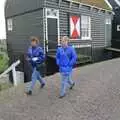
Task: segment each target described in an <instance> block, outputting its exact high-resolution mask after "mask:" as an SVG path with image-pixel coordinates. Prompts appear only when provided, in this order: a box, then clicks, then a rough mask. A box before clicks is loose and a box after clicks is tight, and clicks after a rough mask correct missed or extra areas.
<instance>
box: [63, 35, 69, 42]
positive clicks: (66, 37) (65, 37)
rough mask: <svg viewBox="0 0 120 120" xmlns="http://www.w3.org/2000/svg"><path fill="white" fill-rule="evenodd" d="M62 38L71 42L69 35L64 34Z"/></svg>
mask: <svg viewBox="0 0 120 120" xmlns="http://www.w3.org/2000/svg"><path fill="white" fill-rule="evenodd" d="M62 40H65V41H68V42H69V40H70V39H69V37H68V36H63V37H62Z"/></svg>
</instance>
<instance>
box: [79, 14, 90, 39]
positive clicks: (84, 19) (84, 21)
mask: <svg viewBox="0 0 120 120" xmlns="http://www.w3.org/2000/svg"><path fill="white" fill-rule="evenodd" d="M90 27H91V20H90V17H89V16H81V31H82V38H83V39H84V38H90V36H91V28H90Z"/></svg>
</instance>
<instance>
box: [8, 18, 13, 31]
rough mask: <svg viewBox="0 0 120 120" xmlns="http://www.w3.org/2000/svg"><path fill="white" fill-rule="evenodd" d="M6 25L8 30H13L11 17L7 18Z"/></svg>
mask: <svg viewBox="0 0 120 120" xmlns="http://www.w3.org/2000/svg"><path fill="white" fill-rule="evenodd" d="M7 27H8V31H12V30H13V21H12V19H8V20H7Z"/></svg>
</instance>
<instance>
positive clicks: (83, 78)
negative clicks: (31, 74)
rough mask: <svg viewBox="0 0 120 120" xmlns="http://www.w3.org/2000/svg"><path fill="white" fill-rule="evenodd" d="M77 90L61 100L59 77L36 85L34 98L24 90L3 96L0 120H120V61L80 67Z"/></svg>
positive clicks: (77, 70)
mask: <svg viewBox="0 0 120 120" xmlns="http://www.w3.org/2000/svg"><path fill="white" fill-rule="evenodd" d="M73 78H74V80H75V81H76V87H75V88H74V90H72V91H68V95H67V96H66V97H65V98H63V99H59V98H58V96H59V84H60V80H59V79H60V77H59V74H55V75H54V76H51V77H48V78H46V80H47V85H46V87H45V89H42V90H41V89H39V84H37V85H36V87H35V90H34V93H33V96H31V97H27V96H26V95H24V86H23V85H20V86H19V87H17V88H12V89H10V90H9V91H4V92H2V93H0V120H120V59H115V60H110V61H105V62H101V63H96V64H93V65H88V66H85V67H80V68H77V69H75V70H74V75H73Z"/></svg>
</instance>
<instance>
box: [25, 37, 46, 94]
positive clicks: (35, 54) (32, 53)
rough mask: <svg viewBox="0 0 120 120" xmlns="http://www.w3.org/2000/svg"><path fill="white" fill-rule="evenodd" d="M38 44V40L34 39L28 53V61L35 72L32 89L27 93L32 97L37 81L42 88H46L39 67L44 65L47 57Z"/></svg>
mask: <svg viewBox="0 0 120 120" xmlns="http://www.w3.org/2000/svg"><path fill="white" fill-rule="evenodd" d="M38 44H39V40H38V38H36V37H32V38H31V46H30V47H29V49H28V52H27V60H28V61H29V62H30V64H31V65H32V68H33V72H32V77H31V79H32V83H31V86H30V89H29V90H28V92H27V93H26V94H27V95H32V90H33V88H34V86H35V83H36V81H37V80H39V82H40V84H41V88H43V87H44V86H45V81H44V80H43V79H42V77H41V75H40V72H39V70H38V66H39V65H40V64H42V63H43V62H44V60H45V55H44V52H43V49H42V48H41V47H40V46H38Z"/></svg>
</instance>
